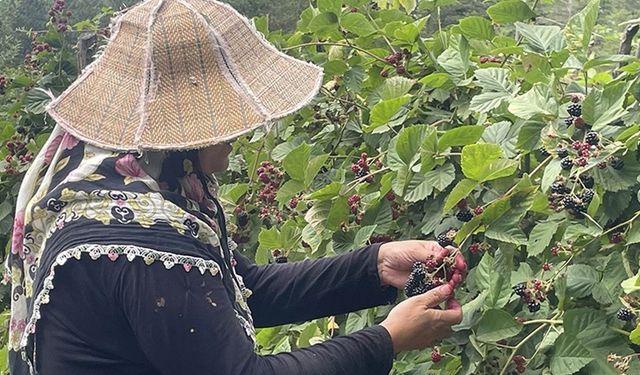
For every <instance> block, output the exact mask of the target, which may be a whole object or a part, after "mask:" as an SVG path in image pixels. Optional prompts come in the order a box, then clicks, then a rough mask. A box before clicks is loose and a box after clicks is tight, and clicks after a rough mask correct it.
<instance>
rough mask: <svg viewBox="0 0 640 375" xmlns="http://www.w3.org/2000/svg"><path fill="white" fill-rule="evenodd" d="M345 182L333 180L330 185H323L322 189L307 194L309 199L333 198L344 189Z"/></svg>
mask: <svg viewBox="0 0 640 375" xmlns="http://www.w3.org/2000/svg"><path fill="white" fill-rule="evenodd" d="M342 187H343V184H341V183H340V182H332V183H330V184H329V185H326V186H324V187H322V188H321V189H318V190H316V191H314V192H313V193H311V194H309V195H307V199H309V200H314V199H319V200H326V199H333V198H334V197H336V196H338V195H339V194H340V190H341V189H342Z"/></svg>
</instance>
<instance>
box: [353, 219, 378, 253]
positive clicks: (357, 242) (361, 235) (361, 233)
mask: <svg viewBox="0 0 640 375" xmlns="http://www.w3.org/2000/svg"><path fill="white" fill-rule="evenodd" d="M376 227H377V226H376V225H365V226H364V227H362V228H360V229H359V230H358V232H357V233H356V237H355V239H354V241H353V244H354V247H355V248H357V249H358V248H361V247H363V246H364V245H366V244H367V242H368V241H369V238H371V235H372V234H373V232H375V230H376Z"/></svg>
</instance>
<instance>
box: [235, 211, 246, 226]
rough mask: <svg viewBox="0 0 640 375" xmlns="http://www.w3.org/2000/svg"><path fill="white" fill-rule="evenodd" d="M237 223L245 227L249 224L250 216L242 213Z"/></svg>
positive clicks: (237, 218)
mask: <svg viewBox="0 0 640 375" xmlns="http://www.w3.org/2000/svg"><path fill="white" fill-rule="evenodd" d="M236 222H237V223H238V226H239V227H244V226H246V225H247V224H249V215H247V213H246V212H240V213H239V214H238V216H237V217H236Z"/></svg>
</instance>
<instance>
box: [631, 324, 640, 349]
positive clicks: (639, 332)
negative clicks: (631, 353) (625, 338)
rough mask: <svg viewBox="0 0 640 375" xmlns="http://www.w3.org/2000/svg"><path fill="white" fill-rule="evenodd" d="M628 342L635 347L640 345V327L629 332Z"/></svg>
mask: <svg viewBox="0 0 640 375" xmlns="http://www.w3.org/2000/svg"><path fill="white" fill-rule="evenodd" d="M629 340H630V341H631V342H632V343H634V344H636V345H640V325H637V326H636V328H634V329H633V331H631V334H630V335H629Z"/></svg>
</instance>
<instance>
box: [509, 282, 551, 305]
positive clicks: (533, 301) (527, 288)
mask: <svg viewBox="0 0 640 375" xmlns="http://www.w3.org/2000/svg"><path fill="white" fill-rule="evenodd" d="M513 293H514V294H516V295H518V296H520V298H521V299H522V302H524V303H525V304H526V305H527V308H528V309H529V312H532V313H535V312H537V311H539V310H540V303H541V302H543V301H544V300H545V299H546V298H547V296H546V293H545V291H544V290H543V288H542V281H540V280H538V279H536V280H533V282H531V285H529V283H520V284H516V285H514V286H513Z"/></svg>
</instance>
